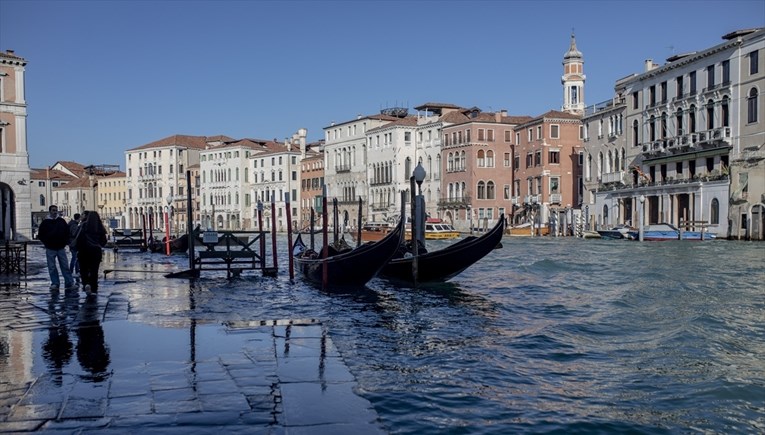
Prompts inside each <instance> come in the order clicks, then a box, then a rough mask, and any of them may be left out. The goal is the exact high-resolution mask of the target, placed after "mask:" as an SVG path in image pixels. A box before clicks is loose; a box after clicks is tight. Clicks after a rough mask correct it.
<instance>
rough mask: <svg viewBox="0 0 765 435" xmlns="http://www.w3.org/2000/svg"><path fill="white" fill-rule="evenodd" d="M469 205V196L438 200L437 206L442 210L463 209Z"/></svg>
mask: <svg viewBox="0 0 765 435" xmlns="http://www.w3.org/2000/svg"><path fill="white" fill-rule="evenodd" d="M469 204H470V197H469V196H455V197H447V198H441V199H439V200H438V206H439V207H442V208H465V207H467V206H468V205H469Z"/></svg>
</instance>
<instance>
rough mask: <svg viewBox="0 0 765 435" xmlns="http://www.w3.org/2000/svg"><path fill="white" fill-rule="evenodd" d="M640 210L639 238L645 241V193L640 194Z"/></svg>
mask: <svg viewBox="0 0 765 435" xmlns="http://www.w3.org/2000/svg"><path fill="white" fill-rule="evenodd" d="M638 200H639V201H640V211H639V212H638V213H639V214H638V240H640V241H641V242H642V241H643V231H644V230H643V219H644V214H645V195H640V198H638Z"/></svg>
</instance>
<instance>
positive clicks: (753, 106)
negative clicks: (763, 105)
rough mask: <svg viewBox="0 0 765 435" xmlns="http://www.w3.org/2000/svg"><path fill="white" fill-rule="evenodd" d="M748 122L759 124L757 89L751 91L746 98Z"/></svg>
mask: <svg viewBox="0 0 765 435" xmlns="http://www.w3.org/2000/svg"><path fill="white" fill-rule="evenodd" d="M746 122H747V123H749V124H752V123H755V122H757V88H752V89H750V90H749V96H747V98H746Z"/></svg>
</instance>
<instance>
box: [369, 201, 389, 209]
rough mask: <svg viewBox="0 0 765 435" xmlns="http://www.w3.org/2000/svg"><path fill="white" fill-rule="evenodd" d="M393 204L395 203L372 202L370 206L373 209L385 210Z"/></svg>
mask: <svg viewBox="0 0 765 435" xmlns="http://www.w3.org/2000/svg"><path fill="white" fill-rule="evenodd" d="M391 205H393V204H388V203H381V202H378V203H372V204H370V205H369V207H370V208H371V209H372V211H385V210H388V209H389V208H390V206H391Z"/></svg>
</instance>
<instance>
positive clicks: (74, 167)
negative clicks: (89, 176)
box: [53, 160, 85, 177]
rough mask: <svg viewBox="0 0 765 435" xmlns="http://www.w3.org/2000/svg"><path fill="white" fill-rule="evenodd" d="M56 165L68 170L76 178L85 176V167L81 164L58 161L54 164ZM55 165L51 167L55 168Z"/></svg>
mask: <svg viewBox="0 0 765 435" xmlns="http://www.w3.org/2000/svg"><path fill="white" fill-rule="evenodd" d="M56 165H61V166H63V167H64V168H66V169H67V170H69V172H71V173H73V174H74V175H75V176H76V177H81V176H83V175H84V174H85V165H83V164H81V163H77V162H70V161H66V160H59V161H58V162H56ZM56 165H53V166H56Z"/></svg>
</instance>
